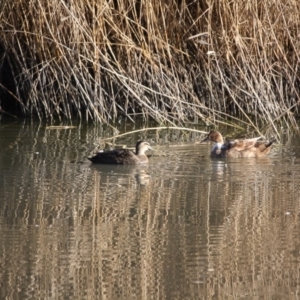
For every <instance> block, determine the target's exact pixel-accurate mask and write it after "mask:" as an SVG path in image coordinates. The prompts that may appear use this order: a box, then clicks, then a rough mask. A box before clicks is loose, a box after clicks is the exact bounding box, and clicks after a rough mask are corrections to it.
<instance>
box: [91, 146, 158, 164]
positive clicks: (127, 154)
mask: <svg viewBox="0 0 300 300" xmlns="http://www.w3.org/2000/svg"><path fill="white" fill-rule="evenodd" d="M147 150H153V149H152V148H151V146H150V144H149V143H147V142H145V141H139V142H137V144H136V146H135V152H133V151H131V150H128V149H118V150H111V151H103V152H98V153H97V154H96V155H95V156H93V157H88V159H89V160H90V161H91V162H92V163H94V164H113V165H137V164H146V163H148V157H147V155H146V154H145V152H146V151H147Z"/></svg>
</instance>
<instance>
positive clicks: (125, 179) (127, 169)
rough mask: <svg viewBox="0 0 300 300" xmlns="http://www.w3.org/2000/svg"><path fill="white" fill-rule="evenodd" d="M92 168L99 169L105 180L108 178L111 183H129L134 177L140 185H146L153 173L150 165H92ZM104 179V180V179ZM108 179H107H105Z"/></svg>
mask: <svg viewBox="0 0 300 300" xmlns="http://www.w3.org/2000/svg"><path fill="white" fill-rule="evenodd" d="M90 168H91V169H93V170H97V171H98V172H99V173H100V174H101V177H102V178H103V180H105V179H107V180H108V181H109V183H110V184H112V183H114V182H115V183H117V184H120V183H122V184H125V185H127V184H128V185H129V184H130V182H131V179H132V178H134V180H135V182H136V183H137V184H138V185H142V186H146V185H148V184H149V182H150V179H151V175H150V174H149V170H148V165H95V164H92V165H90ZM103 180H102V181H103ZM105 181H106V180H105Z"/></svg>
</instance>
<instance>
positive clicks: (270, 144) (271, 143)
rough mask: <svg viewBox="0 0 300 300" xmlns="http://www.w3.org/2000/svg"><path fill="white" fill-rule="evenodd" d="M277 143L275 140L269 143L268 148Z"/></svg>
mask: <svg viewBox="0 0 300 300" xmlns="http://www.w3.org/2000/svg"><path fill="white" fill-rule="evenodd" d="M274 143H275V140H272V141H270V142H269V143H267V144H266V148H269V147H271V146H272V145H273V144H274Z"/></svg>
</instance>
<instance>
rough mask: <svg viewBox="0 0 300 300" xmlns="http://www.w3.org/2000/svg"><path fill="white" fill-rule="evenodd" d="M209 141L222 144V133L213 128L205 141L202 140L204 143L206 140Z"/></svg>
mask: <svg viewBox="0 0 300 300" xmlns="http://www.w3.org/2000/svg"><path fill="white" fill-rule="evenodd" d="M207 141H212V142H215V143H220V144H223V143H224V140H223V137H222V134H221V133H220V132H219V131H216V130H212V131H211V132H210V133H209V134H208V135H207V136H206V138H205V139H204V140H203V141H201V143H204V142H207Z"/></svg>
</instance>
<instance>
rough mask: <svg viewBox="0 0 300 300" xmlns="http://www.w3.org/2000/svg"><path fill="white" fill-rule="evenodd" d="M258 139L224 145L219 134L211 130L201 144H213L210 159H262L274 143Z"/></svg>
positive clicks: (235, 141)
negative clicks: (209, 142)
mask: <svg viewBox="0 0 300 300" xmlns="http://www.w3.org/2000/svg"><path fill="white" fill-rule="evenodd" d="M259 139H261V137H257V138H252V139H244V140H233V141H230V142H225V143H224V140H223V137H222V135H221V133H220V132H219V131H215V130H213V131H211V132H210V133H209V134H208V135H207V137H206V138H205V139H204V140H203V141H202V142H206V141H212V142H214V143H215V145H214V146H213V148H212V151H211V157H213V158H225V157H234V158H239V157H264V156H266V155H267V154H268V153H269V152H270V150H271V146H272V144H273V143H274V141H271V142H263V141H259ZM202 142H201V143H202Z"/></svg>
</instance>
